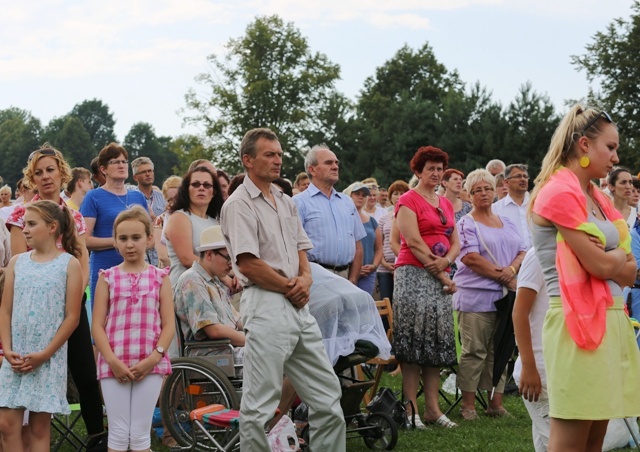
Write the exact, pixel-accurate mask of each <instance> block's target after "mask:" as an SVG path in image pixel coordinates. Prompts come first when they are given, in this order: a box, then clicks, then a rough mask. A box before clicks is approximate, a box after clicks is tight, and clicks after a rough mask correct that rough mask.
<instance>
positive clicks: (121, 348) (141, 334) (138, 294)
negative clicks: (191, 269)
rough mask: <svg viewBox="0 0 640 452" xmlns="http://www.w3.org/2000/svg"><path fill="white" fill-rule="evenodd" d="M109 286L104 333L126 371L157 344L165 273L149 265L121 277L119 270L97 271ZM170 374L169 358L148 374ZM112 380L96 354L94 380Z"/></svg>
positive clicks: (148, 353) (110, 374)
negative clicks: (96, 367) (139, 270)
mask: <svg viewBox="0 0 640 452" xmlns="http://www.w3.org/2000/svg"><path fill="white" fill-rule="evenodd" d="M100 273H104V277H105V280H106V281H107V284H108V285H109V311H108V313H107V324H106V327H105V332H106V333H107V337H108V338H109V345H110V346H111V349H112V350H113V353H114V354H115V355H116V356H117V357H118V358H119V359H120V360H121V361H122V362H123V363H124V364H125V365H127V366H128V367H132V366H134V365H136V364H137V363H138V362H140V361H142V360H143V359H145V358H146V357H147V356H149V355H150V354H151V353H152V352H153V350H154V349H155V348H156V346H157V344H158V339H159V338H160V331H161V321H160V287H161V286H162V279H163V278H164V277H165V276H167V275H168V274H169V269H168V268H165V269H162V270H161V269H159V268H157V267H154V266H152V265H150V266H149V267H148V268H147V269H146V270H144V271H143V272H141V273H125V272H123V271H122V270H121V269H120V268H119V267H112V268H110V269H108V270H100ZM151 373H153V374H160V375H165V374H169V373H171V363H170V361H169V357H168V356H165V357H163V358H162V359H161V360H160V362H159V363H158V365H157V366H156V367H154V368H153V370H152V371H151ZM108 377H114V375H113V372H112V371H111V368H110V367H109V365H108V364H107V362H106V361H105V359H104V358H103V357H102V354H100V353H99V354H98V379H102V378H108Z"/></svg>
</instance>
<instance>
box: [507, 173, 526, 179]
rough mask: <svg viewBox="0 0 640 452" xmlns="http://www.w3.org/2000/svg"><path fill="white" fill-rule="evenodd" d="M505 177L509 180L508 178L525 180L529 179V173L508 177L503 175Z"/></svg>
mask: <svg viewBox="0 0 640 452" xmlns="http://www.w3.org/2000/svg"><path fill="white" fill-rule="evenodd" d="M505 179H507V180H509V179H518V180H520V179H525V180H529V175H528V174H516V175H515V176H509V177H505Z"/></svg>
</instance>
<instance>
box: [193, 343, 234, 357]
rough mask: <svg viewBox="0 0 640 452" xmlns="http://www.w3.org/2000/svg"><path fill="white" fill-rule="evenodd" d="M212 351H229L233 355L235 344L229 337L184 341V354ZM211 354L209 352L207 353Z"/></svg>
mask: <svg viewBox="0 0 640 452" xmlns="http://www.w3.org/2000/svg"><path fill="white" fill-rule="evenodd" d="M202 350H204V351H212V352H215V353H214V354H218V353H229V354H231V355H233V345H231V341H230V340H229V339H217V340H206V341H187V342H185V343H184V349H183V354H184V356H195V355H194V353H197V354H200V353H198V352H199V351H202ZM206 354H209V353H206Z"/></svg>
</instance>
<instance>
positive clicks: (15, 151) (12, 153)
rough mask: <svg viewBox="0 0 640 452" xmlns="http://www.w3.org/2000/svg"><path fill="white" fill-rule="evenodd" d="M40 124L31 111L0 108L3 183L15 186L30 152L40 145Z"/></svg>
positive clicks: (0, 149)
mask: <svg viewBox="0 0 640 452" xmlns="http://www.w3.org/2000/svg"><path fill="white" fill-rule="evenodd" d="M41 135H42V125H41V124H40V120H39V119H37V118H34V117H33V116H32V115H31V112H28V111H26V110H21V109H19V108H15V107H11V108H8V109H6V110H0V161H2V177H3V179H4V183H6V184H10V185H12V186H15V183H16V182H17V181H18V179H21V178H22V176H23V174H22V168H24V167H25V165H26V164H27V158H28V157H29V154H31V152H33V151H35V150H36V149H38V148H39V147H40V144H41V143H40V137H41Z"/></svg>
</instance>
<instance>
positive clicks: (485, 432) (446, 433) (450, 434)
mask: <svg viewBox="0 0 640 452" xmlns="http://www.w3.org/2000/svg"><path fill="white" fill-rule="evenodd" d="M401 382H402V377H401V376H399V375H398V376H395V377H390V376H389V375H386V374H385V376H384V377H383V380H382V382H381V386H387V387H391V388H392V389H394V390H400V387H401ZM418 403H419V404H420V405H421V407H423V406H424V405H423V400H422V398H420V399H419V402H418ZM504 405H505V408H506V409H507V410H508V411H509V412H510V413H511V414H512V416H513V417H510V418H489V417H487V416H484V415H483V414H482V411H481V409H480V408H481V407H480V405H479V404H478V407H477V408H478V414H479V415H480V418H479V419H478V420H477V421H472V422H466V421H464V420H462V418H461V416H460V414H459V408H458V407H456V409H454V410H453V412H452V413H451V415H450V416H449V417H450V418H451V420H453V421H454V422H456V423H458V424H459V427H458V428H455V429H443V428H440V427H429V428H428V429H427V430H422V431H412V430H400V433H399V438H398V444H397V446H396V447H395V449H394V450H397V451H416V452H418V451H435V452H449V451H452V452H453V451H456V452H457V451H478V452H481V451H487V452H518V451H533V445H532V440H531V422H530V420H529V415H528V414H527V411H526V409H525V407H524V404H523V403H522V400H521V399H520V398H519V397H516V396H505V398H504ZM441 406H442V408H443V409H446V406H447V405H446V403H445V402H444V401H442V403H441ZM420 411H422V408H420ZM81 423H82V422H79V424H81ZM82 428H83V426H79V427H78V429H79V431H82ZM151 448H152V450H153V451H155V452H168V451H169V449H168V448H166V447H164V446H162V445H161V444H160V442H159V441H158V440H157V439H155V438H154V439H153V442H152V446H151ZM71 450H73V449H71V448H64V447H63V448H61V449H60V451H71ZM367 450H369V449H368V448H367V446H366V445H365V443H364V441H363V440H362V439H361V438H357V439H351V440H349V441H347V451H349V452H359V451H367ZM627 450H630V449H627ZM322 452H324V451H322ZM326 452H329V451H326Z"/></svg>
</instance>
